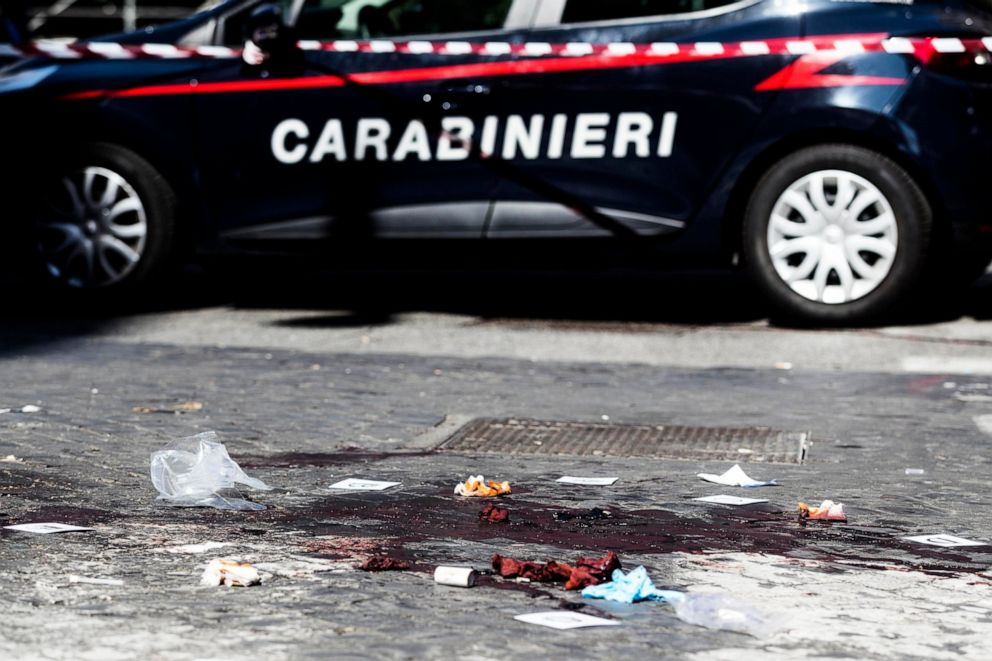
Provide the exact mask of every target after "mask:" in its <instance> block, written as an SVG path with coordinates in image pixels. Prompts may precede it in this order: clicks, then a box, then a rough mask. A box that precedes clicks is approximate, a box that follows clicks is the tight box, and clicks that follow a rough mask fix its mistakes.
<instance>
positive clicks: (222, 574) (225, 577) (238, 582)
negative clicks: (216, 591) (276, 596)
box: [200, 558, 262, 588]
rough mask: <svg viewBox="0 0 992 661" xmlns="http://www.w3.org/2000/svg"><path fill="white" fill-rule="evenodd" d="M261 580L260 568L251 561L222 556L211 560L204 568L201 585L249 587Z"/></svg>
mask: <svg viewBox="0 0 992 661" xmlns="http://www.w3.org/2000/svg"><path fill="white" fill-rule="evenodd" d="M261 582H262V578H261V577H260V576H259V575H258V570H257V569H255V568H254V567H253V566H252V565H251V564H250V563H247V562H235V561H234V560H224V559H222V558H217V559H215V560H211V561H210V564H208V565H207V568H206V569H205V570H203V576H201V577H200V584H201V585H208V586H211V587H216V586H218V585H226V586H227V587H229V588H247V587H251V586H252V585H258V584H259V583H261Z"/></svg>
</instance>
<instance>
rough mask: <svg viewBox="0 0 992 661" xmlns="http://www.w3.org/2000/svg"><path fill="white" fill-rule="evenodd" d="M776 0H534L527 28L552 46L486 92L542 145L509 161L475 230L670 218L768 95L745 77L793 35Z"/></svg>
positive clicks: (710, 175)
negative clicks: (482, 224)
mask: <svg viewBox="0 0 992 661" xmlns="http://www.w3.org/2000/svg"><path fill="white" fill-rule="evenodd" d="M777 6H778V3H770V2H769V3H764V2H756V1H755V0H747V1H744V2H727V0H612V1H611V2H602V1H601V0H544V3H543V5H542V14H540V15H539V18H538V23H539V25H537V26H536V27H535V29H534V32H533V34H532V35H531V37H530V39H531V40H532V41H533V42H535V43H538V44H543V45H544V46H543V47H545V48H549V49H551V50H552V52H553V53H554V55H552V56H549V57H548V59H547V61H546V62H545V63H544V69H543V72H541V71H542V70H541V68H540V67H539V66H538V65H537V64H535V66H534V67H533V68H532V70H533V71H536V72H538V73H534V74H531V75H521V76H516V77H514V78H513V79H512V81H510V82H509V83H508V84H507V87H506V88H505V89H503V90H501V95H502V96H501V98H500V103H501V105H503V106H505V107H506V108H507V109H508V111H509V109H514V110H513V111H514V112H517V113H519V114H522V115H523V117H524V122H525V123H526V124H528V125H529V126H531V127H533V125H534V123H540V124H542V126H543V128H542V129H541V131H542V133H543V143H542V146H541V148H540V149H539V150H538V153H537V155H536V157H535V158H532V159H517V160H515V161H514V162H513V163H512V165H513V166H514V167H515V168H516V169H517V170H518V171H519V173H520V175H521V176H518V177H515V178H514V179H504V180H503V181H502V182H501V184H500V186H499V188H498V190H497V194H496V203H495V207H494V211H493V213H492V217H491V221H490V223H489V226H488V228H487V236H490V237H529V236H579V237H582V236H606V235H611V234H617V233H621V232H620V230H624V231H625V232H635V233H637V234H651V235H660V234H666V233H670V232H674V231H677V230H679V229H680V228H682V227H684V226H685V225H686V223H688V222H689V221H690V219H691V218H692V216H693V213H694V211H695V210H697V209H698V208H699V207H700V205H701V203H702V202H703V201H704V200H705V198H706V196H707V194H708V192H709V191H710V190H711V188H712V186H713V184H714V182H715V181H716V179H717V177H718V175H719V173H720V172H721V170H722V169H723V168H724V167H725V166H726V165H727V163H728V162H729V161H730V159H731V157H732V156H733V155H734V153H735V152H736V151H737V149H738V147H739V145H741V143H742V141H743V140H745V139H746V136H747V135H748V133H749V131H750V130H751V129H752V127H754V126H755V124H756V122H757V121H758V119H759V118H760V116H761V114H762V112H763V110H764V109H765V108H766V107H767V106H768V104H769V103H771V102H772V100H773V97H774V94H773V93H769V92H759V91H756V90H755V88H756V86H758V85H759V84H760V83H761V82H762V81H763V80H766V79H767V78H769V77H770V76H772V75H773V74H774V73H776V72H777V71H779V70H781V69H782V68H783V67H784V66H785V65H786V64H787V62H788V60H789V56H788V55H782V54H781V53H778V54H776V53H775V52H774V51H773V52H768V51H762V50H761V48H762V45H767V41H766V40H768V39H784V38H796V37H798V36H799V35H800V18H799V15H798V13H797V12H791V13H790V12H785V11H782V10H781V9H776V7H777ZM752 41H753V42H754V44H756V45H751V46H749V47H746V50H747V51H748V52H747V53H741V51H740V47H739V46H738V45H737V44H740V43H741V42H748V43H750V42H752ZM562 45H564V49H562ZM725 45H726V46H725ZM533 181H540V182H543V184H544V185H543V186H535V185H533V184H532V183H531V182H533Z"/></svg>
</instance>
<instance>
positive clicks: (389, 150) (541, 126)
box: [271, 112, 678, 165]
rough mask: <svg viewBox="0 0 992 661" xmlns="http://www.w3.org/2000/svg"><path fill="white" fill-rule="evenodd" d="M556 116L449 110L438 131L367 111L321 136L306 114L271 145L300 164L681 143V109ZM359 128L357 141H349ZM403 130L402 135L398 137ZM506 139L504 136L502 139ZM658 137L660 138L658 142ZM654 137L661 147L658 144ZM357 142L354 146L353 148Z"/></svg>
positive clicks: (329, 126)
mask: <svg viewBox="0 0 992 661" xmlns="http://www.w3.org/2000/svg"><path fill="white" fill-rule="evenodd" d="M548 119H549V118H547V117H545V116H544V115H541V114H535V115H531V116H530V117H524V116H522V115H510V116H509V117H507V118H505V119H502V118H500V117H498V116H495V115H489V116H487V117H485V118H484V119H483V120H482V125H481V130H478V128H479V127H478V126H477V124H476V122H475V120H473V119H472V118H470V117H462V116H447V117H442V118H441V121H440V129H441V130H440V131H438V135H437V136H436V137H435V136H432V135H431V131H429V130H428V127H427V126H426V125H425V123H424V122H423V121H422V120H420V119H412V120H410V121H409V122H407V124H406V126H404V127H402V128H403V130H402V131H394V128H396V127H394V126H393V125H392V124H390V122H389V121H388V120H386V119H384V118H381V117H364V118H361V119H358V120H357V121H356V122H355V123H354V124H352V125H351V126H350V127H349V126H348V124H347V122H345V121H342V120H341V119H340V118H331V119H328V120H326V122H325V123H324V125H323V127H322V128H321V130H320V134H319V136H318V137H317V139H316V140H314V141H312V143H311V141H310V136H311V135H314V134H316V131H315V130H314V131H311V127H310V126H308V125H307V123H306V122H304V121H303V120H301V119H298V118H290V119H284V120H283V121H281V122H279V124H277V125H276V127H275V129H274V130H273V132H272V139H271V149H272V154H273V156H275V158H276V160H277V161H279V162H280V163H283V164H285V165H296V164H298V163H302V162H303V161H304V160H308V161H309V162H311V163H321V162H323V161H325V160H335V161H338V162H343V161H347V160H348V159H349V156H350V157H351V158H353V159H354V160H356V161H364V160H375V161H380V162H382V161H406V160H409V159H416V160H418V161H423V162H426V161H432V160H438V161H464V160H466V159H468V158H469V157H470V155H471V154H472V151H473V142H474V141H478V147H477V148H478V150H479V154H480V156H481V157H482V158H490V157H492V156H493V155H494V154H498V155H499V156H500V157H502V158H503V159H506V160H513V159H523V160H529V161H533V160H537V159H540V158H545V159H548V160H557V159H561V158H565V157H566V155H567V157H569V158H572V159H603V158H607V157H612V158H617V159H623V158H631V157H636V158H650V157H651V156H652V155H654V156H656V157H658V158H668V157H670V156H671V155H672V153H673V151H674V148H675V135H676V128H677V126H678V114H677V113H675V112H666V113H664V114H663V115H662V116H661V121H660V122H659V121H658V120H657V118H656V116H653V115H651V114H650V113H647V112H622V113H619V114H618V115H616V116H614V115H611V114H609V113H579V114H578V115H575V116H569V115H566V114H556V115H553V116H551V117H550V121H548ZM349 131H351V132H352V133H351V135H353V137H354V140H353V142H351V143H349V141H348V135H349ZM393 136H396V138H395V139H392V140H391V138H393ZM500 140H502V142H500ZM655 140H656V142H655ZM652 144H656V145H657V147H656V148H655V149H654V150H652ZM349 145H350V147H351V149H350V150H349Z"/></svg>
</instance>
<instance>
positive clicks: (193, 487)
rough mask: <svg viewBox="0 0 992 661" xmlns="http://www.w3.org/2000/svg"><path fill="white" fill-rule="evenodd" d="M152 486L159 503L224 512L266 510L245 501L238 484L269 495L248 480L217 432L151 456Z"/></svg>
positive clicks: (256, 482) (265, 487)
mask: <svg viewBox="0 0 992 661" xmlns="http://www.w3.org/2000/svg"><path fill="white" fill-rule="evenodd" d="M151 476H152V484H153V485H155V489H157V490H158V492H159V496H158V497H159V500H166V501H168V502H169V503H171V504H173V505H178V506H180V507H215V508H217V509H222V510H242V511H245V510H264V509H265V505H262V504H261V503H253V502H251V501H249V500H244V499H243V498H242V497H241V493H240V492H238V490H237V488H236V486H235V485H236V484H243V485H245V486H247V487H251V488H252V489H259V490H262V491H270V490H271V489H272V487H270V486H268V485H267V484H265V483H264V482H262V481H261V480H256V479H255V478H253V477H248V475H246V474H245V472H244V471H243V470H241V467H240V466H238V464H237V462H235V461H234V460H233V459H231V457H230V455H228V454H227V448H225V447H224V444H223V443H220V442H218V441H217V432H212V431H208V432H203V433H202V434H197V435H196V436H190V437H188V438H183V439H180V440H178V441H175V442H173V443H170V444H168V445H167V446H165V447H164V448H163V449H161V450H159V451H158V452H153V453H152V463H151Z"/></svg>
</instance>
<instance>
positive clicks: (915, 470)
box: [906, 468, 926, 475]
mask: <svg viewBox="0 0 992 661" xmlns="http://www.w3.org/2000/svg"><path fill="white" fill-rule="evenodd" d="M925 474H926V471H925V470H923V469H922V468H907V469H906V475H925Z"/></svg>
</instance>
